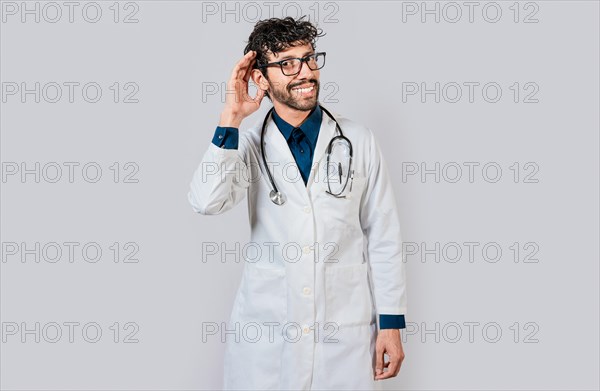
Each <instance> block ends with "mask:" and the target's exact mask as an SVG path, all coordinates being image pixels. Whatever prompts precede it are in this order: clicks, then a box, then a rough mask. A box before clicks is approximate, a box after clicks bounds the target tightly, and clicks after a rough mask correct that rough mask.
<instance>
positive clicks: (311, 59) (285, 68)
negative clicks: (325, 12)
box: [254, 52, 325, 76]
mask: <svg viewBox="0 0 600 391" xmlns="http://www.w3.org/2000/svg"><path fill="white" fill-rule="evenodd" d="M303 62H305V63H306V65H307V66H308V67H309V68H310V69H311V70H313V71H316V70H317V69H321V68H323V67H324V66H325V52H319V53H313V54H309V55H308V56H306V57H303V58H286V59H285V60H281V61H275V62H270V63H268V64H265V65H260V66H259V65H255V66H254V67H255V68H258V69H261V68H266V67H268V66H272V65H279V67H280V68H281V72H283V74H284V75H285V76H296V75H297V74H299V73H300V70H301V69H302V63H303Z"/></svg>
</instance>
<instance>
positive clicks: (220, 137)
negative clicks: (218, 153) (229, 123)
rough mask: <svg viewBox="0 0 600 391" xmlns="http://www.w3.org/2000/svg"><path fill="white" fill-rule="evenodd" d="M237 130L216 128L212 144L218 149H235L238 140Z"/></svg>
mask: <svg viewBox="0 0 600 391" xmlns="http://www.w3.org/2000/svg"><path fill="white" fill-rule="evenodd" d="M238 136H239V130H238V128H231V127H221V126H217V129H216V130H215V135H214V136H213V139H212V143H213V144H214V145H216V146H217V147H219V148H224V149H237V148H238V139H239V137H238Z"/></svg>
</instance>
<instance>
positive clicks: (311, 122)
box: [273, 104, 323, 145]
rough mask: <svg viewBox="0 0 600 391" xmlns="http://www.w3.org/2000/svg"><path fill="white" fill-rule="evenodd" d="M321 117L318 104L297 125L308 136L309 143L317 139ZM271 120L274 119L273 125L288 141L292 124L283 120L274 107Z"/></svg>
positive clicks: (321, 113)
mask: <svg viewBox="0 0 600 391" xmlns="http://www.w3.org/2000/svg"><path fill="white" fill-rule="evenodd" d="M322 118H323V111H322V110H321V107H320V106H319V104H317V105H316V106H315V108H314V109H313V110H312V111H311V113H310V114H309V115H308V117H306V119H305V120H304V122H302V123H301V124H300V126H299V128H300V129H302V132H304V135H305V136H306V137H307V138H308V140H309V141H310V143H311V144H313V145H314V144H315V142H316V140H317V136H318V135H319V129H320V128H321V120H322ZM273 121H275V125H277V127H278V128H279V131H280V132H281V134H283V137H285V139H286V140H287V141H288V142H289V140H290V137H291V136H292V131H293V130H294V126H292V125H290V124H289V123H287V122H285V120H284V119H283V118H281V117H280V116H279V114H277V112H276V111H275V109H273Z"/></svg>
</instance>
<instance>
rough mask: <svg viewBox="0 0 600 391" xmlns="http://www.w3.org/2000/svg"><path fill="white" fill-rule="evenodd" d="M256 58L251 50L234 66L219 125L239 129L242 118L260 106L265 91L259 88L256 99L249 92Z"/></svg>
mask: <svg viewBox="0 0 600 391" xmlns="http://www.w3.org/2000/svg"><path fill="white" fill-rule="evenodd" d="M255 58H256V52H255V51H253V50H250V51H249V52H248V53H246V55H245V56H244V57H242V59H241V60H240V61H238V63H237V64H236V65H235V68H233V71H232V72H231V76H230V77H229V81H228V82H227V91H226V94H225V108H224V109H223V112H222V113H221V120H220V122H219V126H222V127H233V128H238V129H239V127H240V124H241V123H242V120H243V119H244V118H246V117H248V116H249V115H250V114H252V113H254V112H255V111H256V110H258V108H259V107H260V102H261V101H262V99H263V97H264V96H265V92H264V91H263V90H261V89H260V88H258V91H257V92H256V96H255V97H254V99H253V98H251V97H250V95H249V94H248V82H249V80H250V74H251V73H252V66H253V64H254V62H255V61H256V60H255Z"/></svg>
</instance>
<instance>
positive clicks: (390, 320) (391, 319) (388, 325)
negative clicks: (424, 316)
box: [379, 314, 406, 330]
mask: <svg viewBox="0 0 600 391" xmlns="http://www.w3.org/2000/svg"><path fill="white" fill-rule="evenodd" d="M403 328H406V322H405V321H404V315H383V314H382V315H379V329H380V330H382V329H403Z"/></svg>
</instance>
